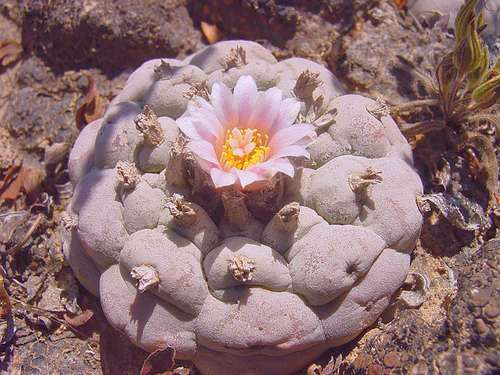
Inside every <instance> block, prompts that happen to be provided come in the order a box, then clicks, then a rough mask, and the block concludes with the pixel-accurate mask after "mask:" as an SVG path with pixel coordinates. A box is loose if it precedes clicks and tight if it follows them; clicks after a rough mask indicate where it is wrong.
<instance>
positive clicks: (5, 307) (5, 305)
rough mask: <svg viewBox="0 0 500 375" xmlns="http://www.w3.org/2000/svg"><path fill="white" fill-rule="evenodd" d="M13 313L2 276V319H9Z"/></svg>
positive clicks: (0, 309)
mask: <svg viewBox="0 0 500 375" xmlns="http://www.w3.org/2000/svg"><path fill="white" fill-rule="evenodd" d="M11 311H12V305H11V303H10V298H9V294H8V293H7V291H6V290H5V286H4V281H3V276H2V275H0V319H7V316H9V315H10V313H11Z"/></svg>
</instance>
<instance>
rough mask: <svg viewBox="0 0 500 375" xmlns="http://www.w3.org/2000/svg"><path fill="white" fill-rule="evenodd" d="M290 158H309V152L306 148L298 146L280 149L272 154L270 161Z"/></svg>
mask: <svg viewBox="0 0 500 375" xmlns="http://www.w3.org/2000/svg"><path fill="white" fill-rule="evenodd" d="M288 156H294V157H300V156H303V157H306V158H309V152H308V151H307V150H306V148H305V147H304V146H298V145H292V146H286V147H283V148H280V149H278V150H277V151H276V152H274V153H273V154H271V157H270V158H269V160H274V159H279V158H285V157H288Z"/></svg>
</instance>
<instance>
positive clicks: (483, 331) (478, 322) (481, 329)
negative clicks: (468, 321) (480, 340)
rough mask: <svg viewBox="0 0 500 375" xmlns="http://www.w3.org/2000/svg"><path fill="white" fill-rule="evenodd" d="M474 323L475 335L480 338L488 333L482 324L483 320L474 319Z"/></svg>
mask: <svg viewBox="0 0 500 375" xmlns="http://www.w3.org/2000/svg"><path fill="white" fill-rule="evenodd" d="M474 323H475V325H476V330H477V333H479V334H480V335H481V336H484V335H486V334H487V333H488V332H489V328H488V325H487V324H486V323H485V322H484V320H483V319H476V320H475V321H474Z"/></svg>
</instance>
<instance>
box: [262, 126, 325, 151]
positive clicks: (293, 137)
mask: <svg viewBox="0 0 500 375" xmlns="http://www.w3.org/2000/svg"><path fill="white" fill-rule="evenodd" d="M306 137H307V138H310V139H311V140H313V139H315V138H316V132H315V131H314V126H312V125H311V124H296V125H292V126H289V127H288V128H283V129H281V130H279V131H277V132H276V133H275V134H274V135H273V137H272V138H271V141H270V142H269V147H270V148H271V150H279V149H280V148H283V147H286V146H290V145H293V144H294V143H295V142H297V141H300V140H301V139H302V138H306Z"/></svg>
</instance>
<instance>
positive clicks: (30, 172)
mask: <svg viewBox="0 0 500 375" xmlns="http://www.w3.org/2000/svg"><path fill="white" fill-rule="evenodd" d="M44 178H45V173H44V171H43V170H42V169H40V168H37V167H35V166H33V167H28V166H25V165H23V166H21V169H19V172H18V173H17V176H15V177H12V178H9V180H10V182H9V181H5V180H4V182H3V183H2V184H1V185H0V191H1V193H0V201H4V200H16V199H17V197H19V195H20V194H21V192H25V193H26V194H28V195H30V194H33V193H34V192H35V191H37V190H38V188H39V187H40V185H41V183H42V181H43V179H44ZM2 188H3V191H2Z"/></svg>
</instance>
